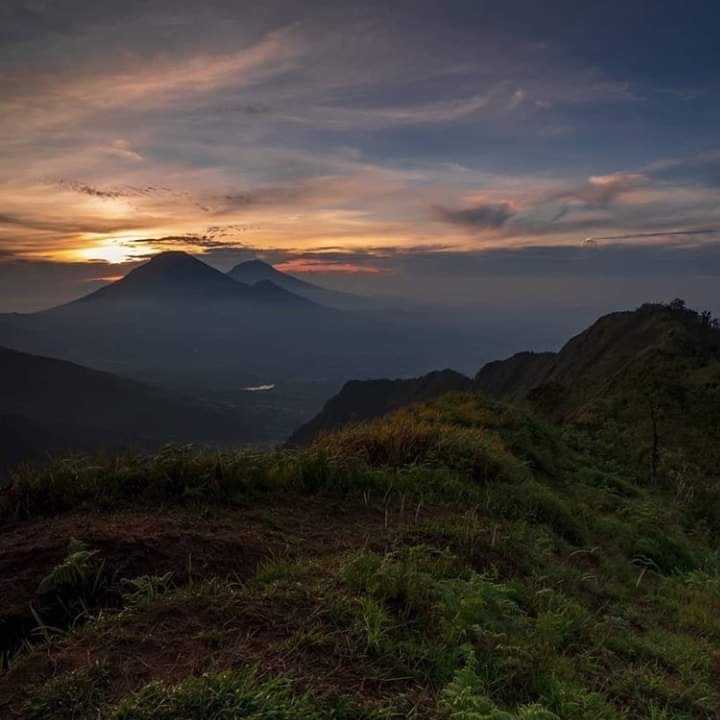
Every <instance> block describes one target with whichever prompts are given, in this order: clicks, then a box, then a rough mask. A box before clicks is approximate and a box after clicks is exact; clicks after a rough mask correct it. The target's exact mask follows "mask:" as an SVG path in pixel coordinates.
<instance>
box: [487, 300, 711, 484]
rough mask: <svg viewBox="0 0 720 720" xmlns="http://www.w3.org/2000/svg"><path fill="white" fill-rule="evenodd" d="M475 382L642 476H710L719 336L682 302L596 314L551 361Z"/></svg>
mask: <svg viewBox="0 0 720 720" xmlns="http://www.w3.org/2000/svg"><path fill="white" fill-rule="evenodd" d="M475 383H476V387H477V388H478V389H479V390H481V391H483V392H486V393H488V394H489V395H491V396H493V397H500V398H504V399H507V400H512V401H516V402H525V403H527V404H529V405H530V406H531V407H532V408H534V409H535V410H536V411H539V412H542V413H543V414H545V415H546V416H548V417H549V418H551V419H554V420H558V421H561V422H564V423H568V424H571V425H576V426H582V427H587V428H588V429H592V430H593V431H594V432H595V433H596V434H597V435H598V436H599V437H604V438H605V439H606V441H607V442H608V443H612V444H614V445H616V446H617V447H622V448H625V453H626V457H625V460H626V461H627V462H633V463H636V464H637V466H638V467H642V468H644V472H647V473H648V474H649V475H650V477H652V478H656V479H657V477H658V476H659V475H661V474H662V475H664V476H665V477H674V478H676V479H677V480H678V481H679V478H685V479H686V480H687V478H689V477H705V476H708V475H710V476H714V477H717V476H718V470H717V468H718V467H719V466H720V465H719V463H720V330H719V329H718V327H717V322H716V321H713V320H712V318H711V317H710V315H709V313H706V314H704V315H701V314H699V313H697V312H695V311H693V310H690V309H688V308H686V307H685V305H684V303H682V301H679V300H678V301H674V302H673V303H670V304H669V305H655V304H653V305H643V306H642V307H640V308H638V309H637V310H635V311H632V312H622V313H612V314H610V315H606V316H604V317H602V318H600V319H599V320H598V321H597V322H595V323H594V324H593V325H592V326H591V327H589V328H588V329H587V330H585V331H584V332H582V333H580V334H579V335H577V336H576V337H574V338H572V339H571V340H570V341H569V342H568V343H567V344H566V345H565V346H564V347H563V348H562V349H561V350H560V352H558V353H557V354H551V353H542V354H539V355H533V354H528V353H522V354H520V355H519V356H518V355H516V356H514V357H511V358H509V359H508V360H504V361H501V362H496V363H490V364H489V365H487V366H485V367H484V368H483V369H482V370H481V371H480V372H479V373H478V375H477V376H476V378H475Z"/></svg>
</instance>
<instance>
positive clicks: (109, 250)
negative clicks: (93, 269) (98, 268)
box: [77, 241, 132, 265]
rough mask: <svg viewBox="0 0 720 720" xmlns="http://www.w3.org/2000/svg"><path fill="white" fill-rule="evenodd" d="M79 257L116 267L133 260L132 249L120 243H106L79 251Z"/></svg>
mask: <svg viewBox="0 0 720 720" xmlns="http://www.w3.org/2000/svg"><path fill="white" fill-rule="evenodd" d="M77 254H78V256H79V257H80V258H81V259H83V260H94V261H100V262H106V263H110V264H112V265H116V264H118V263H124V262H128V260H132V254H131V250H130V248H128V247H127V246H126V245H123V244H122V243H120V242H115V241H106V242H103V243H101V244H99V245H92V246H91V247H87V248H83V249H82V250H78V252H77Z"/></svg>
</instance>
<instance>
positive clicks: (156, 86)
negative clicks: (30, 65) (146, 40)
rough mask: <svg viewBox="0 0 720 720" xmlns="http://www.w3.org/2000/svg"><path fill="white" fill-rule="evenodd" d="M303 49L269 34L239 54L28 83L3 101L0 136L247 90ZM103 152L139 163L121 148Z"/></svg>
mask: <svg viewBox="0 0 720 720" xmlns="http://www.w3.org/2000/svg"><path fill="white" fill-rule="evenodd" d="M302 52H303V48H302V46H301V44H300V42H299V38H298V37H297V35H296V34H295V33H293V31H292V29H289V28H285V29H280V30H275V31H272V32H269V33H268V34H267V35H265V37H263V38H262V39H260V40H258V41H257V42H255V43H253V44H251V45H249V46H247V47H245V48H243V49H242V50H239V51H236V52H233V53H228V54H223V55H212V54H196V55H190V56H186V57H181V58H177V57H176V58H167V57H165V58H163V57H160V58H157V59H155V60H150V61H148V60H147V59H146V58H143V59H142V60H137V61H135V62H134V63H131V64H129V65H126V66H125V67H123V68H120V69H117V70H114V71H111V72H109V73H105V74H98V75H90V74H87V71H85V72H84V73H77V72H76V73H74V74H68V75H67V76H65V77H62V76H61V77H58V76H57V75H53V74H50V73H48V74H46V75H43V76H41V75H35V76H33V77H32V78H28V84H27V85H26V86H25V87H23V88H22V92H17V93H15V94H11V95H9V96H8V97H6V98H5V101H4V108H3V120H2V121H1V122H0V130H2V129H3V127H4V128H5V129H6V131H14V132H18V131H22V130H31V131H34V132H36V131H38V130H39V129H41V128H44V127H48V126H52V125H57V124H63V123H69V122H77V121H78V119H79V118H81V117H83V116H84V115H87V114H93V113H98V112H107V111H111V110H114V109H118V108H121V109H122V110H123V111H125V112H137V111H139V110H143V109H148V108H152V107H155V106H159V105H163V104H165V103H167V102H169V101H172V100H173V99H174V98H176V97H179V96H193V95H200V94H204V93H208V92H210V91H213V90H216V89H219V88H222V87H224V86H228V85H232V86H233V87H235V88H241V87H243V86H250V85H253V84H255V83H258V82H261V81H264V80H268V79H269V78H271V77H272V76H274V75H276V74H279V73H283V72H287V71H288V70H289V69H291V68H292V67H294V66H295V64H296V62H297V61H298V59H299V57H300V56H301V55H302ZM107 151H108V152H114V153H115V154H120V155H123V156H125V157H127V156H128V154H130V156H132V157H135V158H136V159H141V158H140V156H139V155H137V154H136V153H133V152H132V151H131V150H129V149H128V148H127V147H124V146H123V145H122V143H121V144H120V145H115V146H113V145H110V147H109V148H108V149H107Z"/></svg>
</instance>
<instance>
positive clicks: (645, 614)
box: [0, 394, 720, 720]
mask: <svg viewBox="0 0 720 720" xmlns="http://www.w3.org/2000/svg"><path fill="white" fill-rule="evenodd" d="M606 440H607V438H604V437H600V436H594V437H592V438H590V437H587V436H583V435H580V434H578V433H577V431H569V430H568V431H561V430H559V429H557V428H556V427H554V426H552V425H549V424H547V423H545V422H543V421H542V420H539V419H538V418H536V417H534V416H532V415H531V414H528V413H526V412H524V411H521V410H518V409H515V408H512V407H510V406H507V405H504V404H499V403H494V402H490V401H488V400H485V399H483V398H481V397H479V396H477V395H473V394H455V395H448V396H445V397H443V398H441V399H439V400H437V401H435V402H433V403H430V404H427V405H423V406H418V407H412V408H407V409H404V410H401V411H399V412H397V413H394V414H393V415H391V416H389V417H387V418H383V419H381V420H377V421H373V422H370V423H367V424H363V425H359V426H356V427H350V428H346V429H344V430H342V431H340V432H338V433H335V434H331V435H327V436H324V437H322V438H320V439H319V440H317V441H316V442H315V444H314V445H313V446H312V447H311V448H309V449H307V450H302V451H277V452H250V451H242V452H238V453H208V452H204V451H200V450H197V449H194V448H168V449H166V450H165V451H163V452H162V453H160V454H158V455H156V456H152V457H149V456H144V457H133V458H125V459H122V460H106V461H98V462H93V463H89V462H87V461H81V460H76V461H65V462H63V463H59V464H56V465H54V466H52V467H51V468H48V469H45V470H31V469H26V470H24V471H21V472H20V473H18V474H17V475H16V477H15V481H14V484H13V486H12V488H11V491H10V492H6V493H4V494H3V495H2V499H0V518H1V519H2V522H3V523H5V524H6V525H7V526H10V525H12V524H13V523H15V522H16V521H18V520H19V521H21V524H20V525H18V526H17V527H19V528H22V527H23V524H28V523H30V524H32V521H33V519H34V518H47V517H50V516H52V515H56V514H59V513H64V512H68V511H72V512H74V513H77V512H78V511H81V512H86V513H88V514H98V513H100V514H102V513H110V512H116V511H117V510H118V509H119V508H123V507H151V508H153V509H154V511H155V512H159V510H158V508H162V507H167V508H170V507H173V508H178V507H179V508H184V509H185V510H187V511H188V512H191V513H195V512H199V513H202V514H204V515H206V516H212V515H213V513H216V512H218V511H219V509H220V508H223V511H225V510H228V509H232V508H240V509H241V508H247V507H252V506H253V504H254V503H256V502H258V501H259V500H260V499H261V498H264V499H268V498H273V497H279V496H283V495H292V496H302V495H305V496H313V497H315V498H318V499H319V500H320V501H322V499H323V498H333V499H334V501H335V502H337V500H338V499H342V502H344V503H347V505H348V506H354V504H358V505H359V506H362V507H366V508H369V509H370V510H373V508H375V509H376V511H377V513H378V515H379V517H380V521H379V523H378V525H376V526H375V529H374V530H373V533H372V534H370V535H369V537H370V539H369V540H368V539H367V538H366V540H365V541H362V540H358V541H357V542H354V543H349V545H348V547H345V548H343V549H342V550H338V551H337V552H331V553H328V554H324V555H322V556H315V555H309V556H304V555H303V554H302V552H300V553H299V554H296V555H294V556H293V557H277V558H274V559H270V560H268V561H266V562H265V563H263V564H261V566H260V567H259V569H258V570H257V572H256V573H255V575H254V576H253V577H252V578H251V579H250V580H248V581H246V582H237V581H233V580H232V579H230V580H229V579H223V578H217V579H208V580H207V582H205V583H203V584H199V585H192V586H182V587H181V586H180V585H178V584H177V582H175V581H174V580H173V578H171V577H168V576H163V574H162V570H163V568H161V567H160V568H158V574H157V575H156V576H148V577H144V578H135V579H133V580H132V582H130V583H128V582H127V581H126V582H125V585H124V592H123V595H122V597H123V600H122V603H121V607H120V608H119V609H118V610H117V611H113V612H110V613H107V612H106V613H104V614H102V615H101V616H100V617H99V618H98V617H97V612H89V613H87V614H86V616H87V615H89V616H90V618H93V617H95V618H96V619H94V620H92V619H91V620H90V621H89V622H86V623H85V624H84V625H82V626H78V627H77V628H76V629H75V630H72V631H70V632H69V633H67V634H65V635H63V636H62V637H60V638H58V637H52V638H46V639H45V642H44V643H43V642H41V643H40V645H39V646H37V645H36V644H34V643H33V644H31V647H29V648H28V649H27V650H25V651H24V652H22V653H20V654H19V655H18V656H16V657H14V658H13V659H12V662H11V666H10V670H9V672H8V673H7V675H6V677H5V678H4V681H5V684H6V685H7V687H10V688H13V689H14V692H15V693H17V695H16V696H17V697H18V698H20V697H21V698H23V701H22V703H20V702H18V703H16V704H15V706H16V707H19V706H22V709H21V710H18V711H17V713H18V716H24V717H29V718H32V719H33V720H40V719H44V718H59V719H60V720H62V718H97V717H100V718H113V719H117V720H120V719H121V718H122V719H123V720H131V719H132V720H144V719H145V718H148V719H149V718H154V717H159V718H164V717H167V718H170V717H173V718H174V717H178V718H202V719H205V718H213V719H218V720H219V718H232V717H238V718H239V717H248V718H266V717H267V718H270V717H272V718H287V719H288V720H301V719H304V718H310V717H313V718H336V719H337V720H344V719H345V718H413V717H417V718H421V717H429V718H447V719H448V720H481V719H487V720H491V719H492V720H514V719H518V720H519V719H522V720H553V719H555V718H560V719H561V720H585V719H588V718H589V719H597V720H615V719H623V718H627V719H634V718H643V719H652V720H661V719H663V720H664V719H667V720H670V719H671V718H672V719H673V720H676V719H679V720H682V719H684V718H688V719H689V718H714V717H716V716H717V711H718V708H720V692H719V691H718V677H720V658H719V657H718V655H717V651H716V650H715V648H716V647H717V644H718V642H720V620H718V618H720V558H719V557H718V554H717V550H716V548H717V540H716V536H715V535H714V529H713V526H712V523H709V522H707V520H706V518H705V515H704V514H698V512H697V506H696V504H695V502H694V501H693V499H692V497H691V496H690V495H689V494H683V495H678V494H677V493H674V492H673V486H672V485H671V484H668V485H667V486H665V485H663V484H662V483H656V484H655V485H653V486H652V487H651V486H649V485H648V483H647V480H646V478H645V477H643V476H642V475H641V474H638V473H637V470H636V468H635V467H634V465H632V464H628V463H626V462H625V461H624V458H623V455H621V454H616V453H615V452H613V448H612V446H611V445H610V444H608V443H607V442H605V441H606ZM239 511H240V510H238V512H239ZM383 517H384V520H383ZM297 542H298V546H300V547H301V546H302V542H303V538H301V537H299V538H298V539H297ZM101 562H102V559H101V556H100V554H95V553H94V551H93V548H91V547H84V546H78V545H75V546H73V547H72V548H70V549H69V550H68V556H67V557H66V559H65V563H64V564H63V565H61V566H59V569H58V572H56V573H55V574H54V576H53V577H54V579H55V581H56V584H55V585H52V583H51V582H50V580H47V579H46V583H45V586H44V592H45V593H46V594H47V593H52V591H53V590H54V592H55V593H56V596H57V599H58V601H62V602H63V603H65V604H70V603H71V602H72V600H73V593H76V595H77V594H78V593H80V594H83V597H84V602H85V604H86V606H88V607H89V606H90V605H91V604H92V597H91V596H92V591H93V586H92V582H95V580H96V579H97V578H98V577H102V573H100V574H98V568H99V567H100V563H101ZM89 580H90V581H92V582H91V583H90V585H88V581H89ZM113 581H114V580H113V579H108V582H113ZM74 599H75V600H77V597H75V598H74ZM158 627H161V628H162V630H161V631H160V632H158V631H156V630H155V629H156V628H158ZM219 628H221V630H220V629H219ZM46 657H49V658H50V661H51V662H50V663H49V664H48V662H45V661H44V660H43V658H46ZM128 663H131V664H132V663H142V664H143V665H147V666H150V667H151V668H152V670H144V671H143V673H142V676H141V677H140V676H139V675H138V676H137V677H136V676H135V675H133V673H132V672H130V673H128V672H127V668H128ZM178 668H179V669H178ZM119 676H123V677H125V678H126V679H125V680H124V681H123V682H122V683H119V681H117V679H116V678H117V677H119ZM6 697H7V695H6V696H5V698H6ZM3 699H4V697H3V694H2V692H0V708H2V707H3V704H2V702H3Z"/></svg>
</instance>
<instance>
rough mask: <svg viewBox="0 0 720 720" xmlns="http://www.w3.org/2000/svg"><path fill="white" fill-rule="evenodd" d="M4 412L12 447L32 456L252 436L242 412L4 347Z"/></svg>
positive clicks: (0, 371) (0, 361) (0, 390)
mask: <svg viewBox="0 0 720 720" xmlns="http://www.w3.org/2000/svg"><path fill="white" fill-rule="evenodd" d="M0 415H1V416H3V418H4V423H5V425H6V426H7V427H6V435H5V438H6V439H7V437H8V435H7V433H9V432H10V428H14V430H12V432H14V433H15V434H16V438H15V442H16V445H15V447H16V448H17V447H20V446H22V445H25V446H26V447H27V448H28V450H29V451H30V450H32V451H33V452H29V453H28V455H35V454H37V452H36V451H40V450H42V451H44V452H47V451H53V450H55V451H57V450H60V449H61V448H62V449H66V450H68V449H78V450H88V449H92V448H98V447H115V448H118V447H121V446H122V445H125V444H136V445H141V446H148V445H150V444H157V443H160V442H166V441H170V440H195V441H197V442H213V441H214V442H229V441H237V440H239V439H240V438H241V437H242V436H243V435H247V434H249V432H250V428H249V427H248V423H247V421H246V420H245V419H244V418H243V417H242V415H241V413H239V412H237V411H234V412H231V411H228V410H225V409H220V408H215V407H210V406H207V405H202V404H200V403H197V402H194V401H191V400H189V399H185V398H183V397H180V396H177V395H174V394H172V393H170V392H167V391H164V390H159V389H157V388H155V387H152V386H150V385H145V384H142V383H139V382H135V381H133V380H127V379H125V378H121V377H117V376H115V375H112V374H110V373H105V372H100V371H96V370H91V369H89V368H85V367H82V366H80V365H75V364H73V363H69V362H65V361H62V360H55V359H52V358H47V357H40V356H36V355H29V354H27V353H22V352H17V351H14V350H8V349H6V348H0ZM42 438H44V440H43V441H42V442H41V439H42ZM13 459H14V460H19V459H25V457H22V458H19V457H15V458H13Z"/></svg>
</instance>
